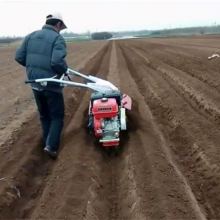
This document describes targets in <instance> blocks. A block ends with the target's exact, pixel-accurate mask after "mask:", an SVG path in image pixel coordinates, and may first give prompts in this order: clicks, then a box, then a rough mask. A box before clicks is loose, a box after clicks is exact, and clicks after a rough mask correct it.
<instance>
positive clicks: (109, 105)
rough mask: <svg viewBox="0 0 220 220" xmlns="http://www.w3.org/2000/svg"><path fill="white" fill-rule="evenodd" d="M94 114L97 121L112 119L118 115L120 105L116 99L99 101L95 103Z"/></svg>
mask: <svg viewBox="0 0 220 220" xmlns="http://www.w3.org/2000/svg"><path fill="white" fill-rule="evenodd" d="M92 114H93V115H94V117H95V119H99V120H100V119H101V118H112V117H116V116H117V114H118V105H117V102H116V100H115V99H114V98H109V99H108V98H103V99H97V100H95V101H94V102H93V108H92Z"/></svg>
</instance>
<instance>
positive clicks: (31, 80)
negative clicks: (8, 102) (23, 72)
mask: <svg viewBox="0 0 220 220" xmlns="http://www.w3.org/2000/svg"><path fill="white" fill-rule="evenodd" d="M35 82H36V81H35V80H34V79H30V80H25V82H24V83H25V84H28V83H35Z"/></svg>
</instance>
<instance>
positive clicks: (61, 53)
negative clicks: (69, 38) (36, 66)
mask: <svg viewBox="0 0 220 220" xmlns="http://www.w3.org/2000/svg"><path fill="white" fill-rule="evenodd" d="M66 55H67V51H66V42H65V40H64V39H63V37H62V36H59V37H57V39H56V42H55V43H54V47H53V51H52V57H51V67H52V68H53V70H54V71H55V72H56V73H57V74H59V75H62V74H63V73H66V71H67V69H68V65H67V63H66V61H65V57H66Z"/></svg>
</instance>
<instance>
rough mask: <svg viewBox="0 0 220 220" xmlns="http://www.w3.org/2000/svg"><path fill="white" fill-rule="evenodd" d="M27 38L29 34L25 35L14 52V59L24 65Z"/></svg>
mask: <svg viewBox="0 0 220 220" xmlns="http://www.w3.org/2000/svg"><path fill="white" fill-rule="evenodd" d="M29 38H30V34H29V35H27V36H26V37H25V39H24V41H23V42H22V44H21V46H20V48H19V49H18V50H17V51H16V53H15V60H16V61H17V62H18V63H19V64H20V65H22V66H24V67H25V66H26V45H27V42H28V40H29Z"/></svg>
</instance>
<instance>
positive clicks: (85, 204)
mask: <svg viewBox="0 0 220 220" xmlns="http://www.w3.org/2000/svg"><path fill="white" fill-rule="evenodd" d="M219 45H220V38H219V37H215V36H209V37H200V38H197V39H196V38H192V37H189V38H172V39H166V38H162V39H149V40H141V39H138V40H118V41H109V42H108V41H103V42H86V43H73V44H68V51H69V53H68V63H69V65H70V67H71V68H73V69H76V70H79V71H81V72H83V73H85V74H91V75H96V76H98V77H101V78H103V79H107V80H109V81H111V82H112V83H113V84H115V85H116V86H118V87H119V88H120V89H121V90H122V91H123V92H124V93H127V94H128V95H130V96H131V98H132V100H133V109H132V111H131V112H130V113H129V115H128V117H129V129H128V132H125V133H124V134H122V142H121V145H122V149H123V151H122V152H121V153H120V155H119V156H118V157H109V156H107V154H106V153H105V152H104V151H103V149H102V148H100V147H99V146H98V145H97V142H96V141H95V138H94V137H93V136H91V135H89V134H88V133H87V131H86V123H87V121H86V114H87V109H88V103H89V98H90V94H91V92H90V91H86V90H82V89H78V88H67V89H65V92H64V95H65V105H66V118H65V126H64V131H63V135H62V143H61V150H60V154H59V158H58V159H57V160H56V161H52V160H50V158H48V157H47V156H45V155H44V154H43V152H42V146H41V129H40V124H39V120H38V115H37V112H36V106H35V103H34V100H33V96H32V93H31V90H30V88H29V87H28V86H27V85H24V80H25V70H24V68H22V67H20V66H19V65H18V64H16V63H15V61H14V52H15V49H16V47H15V46H14V47H4V48H3V47H2V48H0V64H1V65H0V73H1V76H2V77H1V81H0V94H1V99H0V115H1V118H0V126H1V127H0V219H155V220H158V219H167V220H170V219H185V220H188V219H202V220H205V219H220V211H219V210H220V148H219V143H220V130H219V125H220V104H219V103H220V102H219V101H220V87H219V85H220V79H219V74H220V73H219V69H220V68H219V58H215V59H213V60H210V61H209V60H208V59H207V58H208V56H210V55H212V54H213V53H218V52H219V50H220V46H219ZM12 80H13V81H12Z"/></svg>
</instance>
